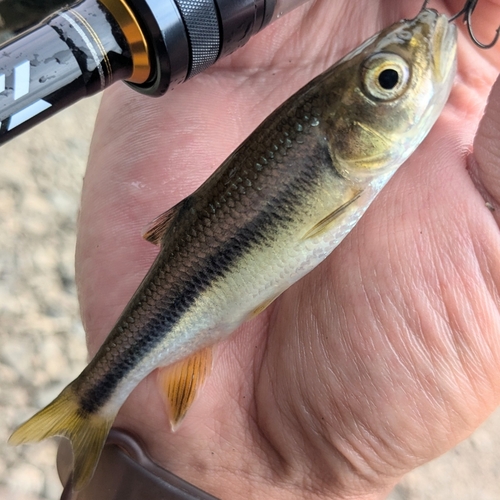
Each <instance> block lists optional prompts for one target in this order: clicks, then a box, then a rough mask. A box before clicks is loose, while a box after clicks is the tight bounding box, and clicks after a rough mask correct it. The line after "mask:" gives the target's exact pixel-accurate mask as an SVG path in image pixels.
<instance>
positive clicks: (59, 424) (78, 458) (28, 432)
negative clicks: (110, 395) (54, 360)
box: [9, 386, 114, 490]
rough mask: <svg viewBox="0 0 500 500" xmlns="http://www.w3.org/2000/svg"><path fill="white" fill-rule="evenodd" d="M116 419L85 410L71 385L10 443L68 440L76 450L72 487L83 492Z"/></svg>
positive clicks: (19, 429) (10, 439)
mask: <svg viewBox="0 0 500 500" xmlns="http://www.w3.org/2000/svg"><path fill="white" fill-rule="evenodd" d="M113 420H114V419H108V418H105V417H102V416H100V415H98V414H87V413H85V412H84V411H82V409H81V408H80V406H79V404H78V398H77V396H76V395H75V394H74V392H73V390H72V387H71V386H68V387H66V389H64V390H63V391H62V392H61V394H60V395H59V396H58V397H57V398H56V399H55V400H54V401H52V403H50V404H49V405H48V406H46V407H45V408H44V409H43V410H40V411H39V412H38V413H37V414H35V415H34V416H33V417H31V418H30V419H29V420H28V421H27V422H25V423H24V424H22V425H21V426H19V427H18V428H17V429H16V430H15V431H14V433H13V434H12V436H10V438H9V444H11V445H14V446H16V445H19V444H23V443H30V442H38V441H42V440H43V439H46V438H48V437H51V436H65V437H67V438H68V439H69V440H70V441H71V445H72V447H73V457H74V463H73V488H74V489H75V490H81V489H82V488H83V487H84V486H85V485H86V484H87V483H88V482H89V481H90V479H91V478H92V475H93V474H94V470H95V468H96V465H97V462H98V460H99V457H100V456H101V451H102V448H103V446H104V442H105V440H106V437H107V435H108V432H109V429H110V427H111V424H112V423H113Z"/></svg>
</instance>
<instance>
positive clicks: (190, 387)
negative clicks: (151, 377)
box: [158, 348, 212, 431]
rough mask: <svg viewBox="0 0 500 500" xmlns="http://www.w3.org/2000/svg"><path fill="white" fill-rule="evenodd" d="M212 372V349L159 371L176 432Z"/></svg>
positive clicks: (169, 413) (171, 421)
mask: <svg viewBox="0 0 500 500" xmlns="http://www.w3.org/2000/svg"><path fill="white" fill-rule="evenodd" d="M211 370H212V348H206V349H203V350H201V351H198V352H197V353H196V354H194V355H193V356H191V357H189V358H186V359H183V360H182V361H179V362H178V363H175V364H173V365H171V366H167V367H165V368H160V369H159V370H158V383H159V386H160V389H161V391H162V394H163V395H164V397H165V402H166V404H167V406H168V415H169V418H170V425H171V426H172V430H173V431H175V430H176V429H177V428H178V427H179V424H180V423H181V422H182V419H183V418H184V417H185V416H186V413H187V411H188V409H189V407H190V406H191V405H192V403H193V401H194V400H195V398H196V395H197V394H198V392H199V389H201V387H202V386H203V383H204V382H205V380H206V379H207V377H208V375H210V372H211Z"/></svg>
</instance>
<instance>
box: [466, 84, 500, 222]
mask: <svg viewBox="0 0 500 500" xmlns="http://www.w3.org/2000/svg"><path fill="white" fill-rule="evenodd" d="M470 170H471V174H472V178H473V180H474V182H475V184H476V187H477V189H478V190H479V192H480V193H481V194H482V196H483V198H484V199H485V203H486V205H487V206H488V207H489V208H490V209H491V210H492V211H493V214H494V216H495V219H496V220H497V223H500V213H499V211H498V209H499V208H500V77H499V79H497V81H496V83H495V85H494V86H493V88H492V89H491V93H490V96H489V99H488V104H487V105H486V108H485V112H484V116H483V118H482V119H481V122H480V124H479V128H478V131H477V134H476V137H475V139H474V152H473V155H472V156H471V157H470Z"/></svg>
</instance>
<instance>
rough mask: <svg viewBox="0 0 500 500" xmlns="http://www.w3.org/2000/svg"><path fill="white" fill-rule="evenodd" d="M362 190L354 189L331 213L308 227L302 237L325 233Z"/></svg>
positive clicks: (312, 236) (306, 237)
mask: <svg viewBox="0 0 500 500" xmlns="http://www.w3.org/2000/svg"><path fill="white" fill-rule="evenodd" d="M362 192H363V191H356V192H355V193H354V194H353V196H352V197H351V198H350V199H349V200H347V201H346V202H345V203H343V204H342V205H340V207H338V208H336V209H335V210H334V211H333V212H332V213H330V214H328V215H327V216H326V217H324V218H323V219H321V220H320V221H319V222H318V223H317V224H315V225H314V226H313V227H312V228H311V229H309V231H307V233H306V234H305V235H304V236H303V237H302V239H304V240H307V239H308V238H314V237H315V236H319V235H320V234H322V233H326V232H327V231H328V230H329V229H330V228H331V227H332V224H334V223H335V219H337V218H338V217H340V215H342V214H343V213H344V212H345V211H346V210H347V208H348V207H349V206H350V205H352V203H354V202H355V201H356V200H357V199H358V198H359V197H360V196H361V193H362Z"/></svg>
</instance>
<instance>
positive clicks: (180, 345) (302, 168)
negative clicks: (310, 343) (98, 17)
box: [10, 9, 456, 490]
mask: <svg viewBox="0 0 500 500" xmlns="http://www.w3.org/2000/svg"><path fill="white" fill-rule="evenodd" d="M455 54H456V32H455V27H454V26H453V25H450V24H449V23H448V20H447V19H446V17H445V16H442V15H439V14H438V13H436V12H435V11H433V10H428V9H424V10H422V11H421V12H420V14H419V15H418V16H417V17H416V18H415V19H412V20H403V21H400V22H398V23H396V24H394V25H392V26H390V27H389V28H387V29H385V30H383V31H381V32H380V33H378V34H376V35H375V36H373V37H372V38H370V39H369V40H367V41H366V42H364V43H363V44H362V45H361V46H360V47H358V48H357V49H356V50H354V51H353V52H351V53H350V54H349V55H347V56H346V57H344V58H343V59H342V60H341V61H340V62H338V63H337V64H336V65H334V66H333V67H331V68H330V69H328V70H327V71H325V72H324V73H323V74H321V75H320V76H318V77H317V78H316V79H314V80H313V81H312V82H311V83H309V84H308V85H306V86H305V87H304V88H302V89H301V90H300V91H299V92H297V93H296V94H295V95H293V96H292V97H291V98H290V99H288V100H287V101H286V102H285V103H284V104H283V105H281V106H280V107H279V108H278V109H277V110H276V111H275V112H274V113H273V114H271V115H270V116H269V117H268V118H267V119H266V120H265V121H264V122H263V123H262V124H261V125H260V126H259V127H258V128H257V129H256V130H255V132H253V133H252V135H251V136H250V137H249V138H248V139H247V140H246V141H245V142H244V143H243V144H242V145H241V146H240V147H239V148H238V149H237V150H236V151H235V152H234V153H233V154H231V156H229V158H228V159H227V160H226V161H225V162H224V163H223V164H222V165H221V166H220V168H219V169H218V170H217V171H216V172H215V173H214V174H213V175H212V176H211V177H210V178H209V179H208V180H207V181H206V182H205V183H204V184H203V185H202V186H201V187H200V188H199V189H198V190H196V191H195V192H194V193H193V194H192V195H191V196H188V197H187V198H186V199H184V200H183V201H181V202H180V203H179V204H178V205H176V206H175V207H173V208H172V209H170V210H169V211H167V212H166V213H165V214H163V215H162V216H160V217H159V218H158V219H157V220H156V221H155V222H154V224H153V225H152V227H151V229H150V230H149V231H148V232H147V233H146V235H145V237H146V239H148V240H149V241H152V242H153V243H157V244H159V245H160V246H161V251H160V252H159V255H158V257H157V258H156V260H155V262H154V264H153V266H152V267H151V269H150V270H149V272H148V273H147V275H146V277H145V278H144V280H143V282H142V283H141V285H140V286H139V288H138V289H137V291H136V292H135V294H134V296H133V298H132V299H131V300H130V302H129V304H128V305H127V306H126V308H125V310H124V311H123V313H122V315H121V317H120V319H119V320H118V322H117V323H116V325H115V326H114V328H113V329H112V331H111V332H110V334H109V336H108V338H107V339H106V341H105V343H104V344H103V346H102V347H101V349H100V350H99V352H98V353H97V354H96V355H95V357H94V359H93V360H92V361H91V362H90V364H89V365H88V366H87V367H86V368H85V369H84V370H83V372H82V373H81V375H80V376H79V377H78V378H76V379H75V380H74V381H73V382H72V383H71V384H69V385H68V386H67V387H66V388H65V389H64V390H63V391H62V393H61V394H60V395H59V396H58V397H57V398H56V399H55V400H54V401H53V402H52V403H50V404H49V405H48V406H47V407H46V408H44V409H43V410H41V411H40V412H38V413H37V414H36V415H35V416H34V417H32V418H31V419H30V420H28V421H27V422H26V423H24V424H23V425H21V426H20V427H19V428H18V429H17V430H16V431H15V432H14V433H13V434H12V436H11V438H10V443H11V444H15V445H17V444H21V443H25V442H29V441H40V440H42V439H45V438H47V437H49V436H53V435H62V436H66V437H67V438H69V439H70V440H71V442H72V445H73V451H74V457H75V459H74V478H73V480H74V483H73V484H74V487H75V489H77V490H78V489H81V488H82V487H83V486H84V485H85V484H86V483H87V482H88V481H89V480H90V478H91V477H92V474H93V471H94V469H95V466H96V463H97V461H98V459H99V456H100V453H101V450H102V447H103V443H104V441H105V439H106V436H107V434H108V431H109V429H110V427H111V425H112V423H113V421H114V419H115V416H116V414H117V412H118V410H119V408H120V407H121V405H122V404H123V402H124V401H125V399H126V398H127V397H128V395H129V394H130V392H131V391H132V390H133V389H134V387H135V386H136V385H137V384H138V383H139V382H140V381H141V380H142V379H143V378H144V377H145V376H146V375H148V374H149V373H150V372H151V371H152V370H154V369H155V368H157V367H167V368H162V369H161V373H162V375H161V377H160V378H161V380H163V386H164V390H165V391H166V393H167V400H168V402H169V405H170V407H171V411H170V417H171V421H172V425H173V426H176V425H178V424H179V422H180V421H181V420H182V418H183V417H184V415H185V413H186V411H187V409H188V407H189V406H190V404H191V402H192V400H193V398H194V396H195V393H196V388H197V387H199V386H200V384H201V383H202V382H203V380H204V378H205V377H206V375H207V374H208V372H209V371H210V366H211V358H210V346H212V345H213V344H214V343H216V342H217V341H219V340H220V339H222V338H224V337H225V336H227V335H229V334H230V333H231V332H232V331H233V330H235V329H236V327H238V325H240V324H241V323H242V322H243V321H245V320H246V319H248V318H250V317H252V316H254V315H255V314H258V313H259V312H260V311H262V310H263V309H264V308H265V307H266V306H267V305H269V304H270V303H271V302H272V301H273V300H274V299H275V298H276V297H277V296H279V295H280V294H281V293H282V292H283V291H284V290H286V289H287V288H288V287H289V286H290V285H292V284H293V283H294V282H296V281H297V280H299V279H300V278H301V277H302V276H304V275H305V274H306V273H308V272H309V271H311V270H312V269H313V268H314V267H315V266H317V265H318V264H319V263H320V262H321V261H322V260H323V259H325V257H326V256H328V255H329V254H330V252H332V250H333V249H334V248H335V247H336V246H337V245H338V244H339V243H340V242H341V241H342V239H343V238H344V237H345V236H346V235H347V234H348V233H349V231H350V230H351V229H352V228H353V227H354V225H355V224H356V223H357V221H358V220H359V218H360V217H361V216H362V215H363V213H364V212H365V210H366V209H367V208H368V206H369V205H370V203H371V202H372V200H373V199H374V197H375V196H376V195H377V193H378V192H379V191H380V190H381V189H382V187H383V186H384V185H385V184H386V183H387V181H388V180H389V179H390V177H391V176H392V175H393V174H394V172H395V171H396V169H397V168H398V167H399V166H400V165H401V164H402V163H403V162H404V161H405V160H406V159H407V158H408V157H409V156H410V154H411V153H412V152H413V151H414V150H415V148H416V147H417V146H418V145H419V144H420V142H421V141H422V140H423V139H424V137H425V136H426V135H427V133H428V132H429V130H430V128H431V127H432V125H433V124H434V122H435V120H436V119H437V117H438V116H439V114H440V112H441V110H442V108H443V106H444V105H445V103H446V101H447V99H448V95H449V93H450V90H451V87H452V82H453V77H454V73H455V65H456V63H455ZM188 381H189V383H188Z"/></svg>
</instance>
